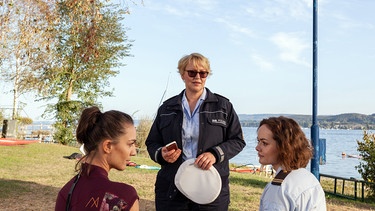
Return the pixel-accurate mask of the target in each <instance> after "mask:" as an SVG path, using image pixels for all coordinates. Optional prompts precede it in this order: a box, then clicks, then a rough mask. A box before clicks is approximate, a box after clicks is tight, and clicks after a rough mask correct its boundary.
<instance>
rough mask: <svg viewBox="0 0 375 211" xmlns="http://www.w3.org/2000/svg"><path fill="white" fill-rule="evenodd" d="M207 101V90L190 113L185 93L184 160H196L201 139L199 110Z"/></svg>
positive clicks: (183, 102)
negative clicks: (205, 100)
mask: <svg viewBox="0 0 375 211" xmlns="http://www.w3.org/2000/svg"><path fill="white" fill-rule="evenodd" d="M204 99H206V88H204V91H203V93H202V95H201V96H200V98H199V100H198V102H197V104H196V105H195V108H194V110H193V112H192V113H190V106H189V102H188V100H187V98H186V95H185V93H184V95H183V97H182V109H183V111H184V118H183V121H182V152H183V154H182V158H183V159H184V160H187V159H190V158H196V157H197V152H198V139H199V108H200V106H201V105H202V102H203V101H204Z"/></svg>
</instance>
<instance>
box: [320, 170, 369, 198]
mask: <svg viewBox="0 0 375 211" xmlns="http://www.w3.org/2000/svg"><path fill="white" fill-rule="evenodd" d="M322 179H323V180H322ZM330 182H333V190H332V189H331V188H332V184H331V183H330ZM320 183H321V184H322V187H323V189H324V191H325V192H326V193H329V194H333V195H335V196H340V197H343V198H347V199H352V200H358V199H361V201H365V198H366V188H368V186H374V185H375V183H373V182H366V181H364V180H358V179H355V178H344V177H337V176H332V175H328V174H320Z"/></svg>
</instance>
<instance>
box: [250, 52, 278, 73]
mask: <svg viewBox="0 0 375 211" xmlns="http://www.w3.org/2000/svg"><path fill="white" fill-rule="evenodd" d="M251 59H252V60H253V61H254V63H255V64H256V65H257V66H259V67H260V68H261V69H262V70H271V69H273V64H272V63H271V62H268V61H267V60H266V59H264V58H263V57H261V56H260V55H256V54H252V55H251Z"/></svg>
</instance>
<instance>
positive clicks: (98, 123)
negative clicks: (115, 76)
mask: <svg viewBox="0 0 375 211" xmlns="http://www.w3.org/2000/svg"><path fill="white" fill-rule="evenodd" d="M76 137H77V141H78V143H80V144H83V145H84V150H85V152H86V153H85V155H84V157H82V159H81V160H80V161H79V162H78V163H77V165H76V170H77V172H78V174H77V175H76V176H75V177H73V178H72V179H71V180H70V181H69V182H68V183H67V184H66V185H65V186H64V187H63V188H62V189H61V190H60V192H59V194H58V196H57V200H56V206H55V210H56V211H60V210H129V211H134V210H135V211H138V210H139V197H138V194H137V191H136V190H135V189H134V187H132V186H130V185H128V184H125V183H119V182H113V181H110V180H109V179H108V172H109V171H110V169H112V168H114V169H117V170H119V171H122V170H124V169H125V167H126V165H127V164H128V163H129V162H130V159H131V156H135V155H136V146H135V144H136V130H135V127H134V122H133V119H132V118H131V117H130V116H129V115H128V114H126V113H123V112H121V111H115V110H111V111H107V112H104V113H102V112H101V111H100V110H99V108H98V107H95V106H94V107H90V108H86V109H84V110H83V112H82V115H81V117H80V120H79V123H78V127H77V131H76Z"/></svg>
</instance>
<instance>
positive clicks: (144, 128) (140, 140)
mask: <svg viewBox="0 0 375 211" xmlns="http://www.w3.org/2000/svg"><path fill="white" fill-rule="evenodd" d="M151 126H152V120H151V119H150V118H148V117H145V118H141V119H140V120H139V123H138V126H137V145H138V146H137V148H138V153H139V154H142V155H148V153H147V149H146V144H145V142H146V139H147V136H148V133H149V132H150V129H151Z"/></svg>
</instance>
